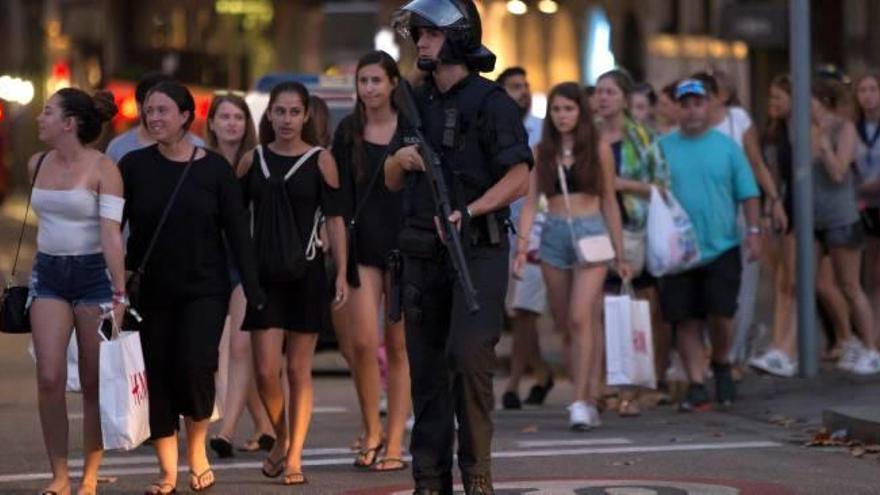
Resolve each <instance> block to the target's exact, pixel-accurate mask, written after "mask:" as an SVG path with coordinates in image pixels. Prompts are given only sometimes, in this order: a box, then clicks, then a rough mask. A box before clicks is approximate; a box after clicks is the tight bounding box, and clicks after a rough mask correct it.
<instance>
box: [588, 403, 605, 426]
mask: <svg viewBox="0 0 880 495" xmlns="http://www.w3.org/2000/svg"><path fill="white" fill-rule="evenodd" d="M587 414H588V415H589V417H590V421H589V425H590V426H591V427H592V428H598V427H600V426H602V418H600V417H599V410H598V409H596V406H587Z"/></svg>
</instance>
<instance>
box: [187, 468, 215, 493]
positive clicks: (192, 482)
mask: <svg viewBox="0 0 880 495" xmlns="http://www.w3.org/2000/svg"><path fill="white" fill-rule="evenodd" d="M209 476H210V478H211V480H210V481H208V483H204V482H203V481H204V478H207V477H209ZM196 483H198V486H197V485H196ZM216 483H217V478H215V477H214V471H212V470H211V468H208V469H206V470H205V471H204V472H202V474H196V473H195V471H190V472H189V489H190V490H192V491H194V492H203V491H205V490H208V489H209V488H211V487H212V486H214V484H216Z"/></svg>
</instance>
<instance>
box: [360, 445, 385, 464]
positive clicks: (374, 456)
mask: <svg viewBox="0 0 880 495" xmlns="http://www.w3.org/2000/svg"><path fill="white" fill-rule="evenodd" d="M384 448H385V442H379V445H376V446H375V447H373V448H370V449H363V450H361V451H360V452H358V456H357V459H355V460H354V467H356V468H360V469H369V468H371V467H373V465H374V464H376V461H378V460H379V452H381V451H382V449H384ZM368 456H369V457H368ZM362 459H369V460H370V462H365V461H364V460H362Z"/></svg>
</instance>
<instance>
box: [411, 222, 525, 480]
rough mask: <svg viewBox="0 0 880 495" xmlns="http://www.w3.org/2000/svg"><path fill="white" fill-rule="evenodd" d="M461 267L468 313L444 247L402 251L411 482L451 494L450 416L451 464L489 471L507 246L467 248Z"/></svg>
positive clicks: (472, 471)
mask: <svg viewBox="0 0 880 495" xmlns="http://www.w3.org/2000/svg"><path fill="white" fill-rule="evenodd" d="M467 260H468V267H469V270H470V273H471V277H472V279H473V282H474V287H475V288H476V290H477V296H478V300H479V303H480V307H481V309H480V311H479V312H477V313H475V314H470V313H469V312H468V309H467V305H466V303H465V300H464V296H463V291H462V290H461V286H460V284H459V283H458V281H457V280H456V277H455V270H454V269H453V267H452V264H451V263H450V261H449V257H448V255H446V254H445V251H444V252H442V253H441V254H439V255H438V256H436V257H434V258H432V259H425V258H416V257H412V256H406V257H405V261H404V275H403V299H404V300H403V304H404V312H405V322H406V347H407V352H408V354H409V363H410V373H411V376H412V399H413V411H414V414H415V426H414V427H413V431H412V436H411V444H410V452H411V453H412V456H413V477H414V479H415V482H416V486H417V487H420V488H430V489H434V490H440V491H441V493H443V494H451V493H452V458H453V455H452V448H453V444H454V442H455V418H458V464H459V468H460V469H461V471H462V474H464V475H487V476H489V475H491V443H492V417H491V415H492V409H493V404H494V396H493V391H492V374H493V370H494V369H495V361H496V359H495V344H497V343H498V339H499V337H500V335H501V329H502V326H503V312H504V297H505V294H506V292H507V279H508V276H507V272H508V270H509V262H510V260H509V252H508V247H507V245H506V239H505V241H504V242H503V244H502V245H499V246H491V247H489V246H487V247H482V246H478V247H471V248H469V249H468V251H467Z"/></svg>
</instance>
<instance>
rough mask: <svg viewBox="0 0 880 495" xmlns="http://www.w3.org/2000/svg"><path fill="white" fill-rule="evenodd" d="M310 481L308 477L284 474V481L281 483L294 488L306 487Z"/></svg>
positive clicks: (299, 474) (298, 474) (300, 474)
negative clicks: (297, 486)
mask: <svg viewBox="0 0 880 495" xmlns="http://www.w3.org/2000/svg"><path fill="white" fill-rule="evenodd" d="M308 482H309V480H307V479H306V475H304V474H302V472H299V473H284V479H283V480H282V481H281V484H283V485H285V486H294V485H306V484H308Z"/></svg>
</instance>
